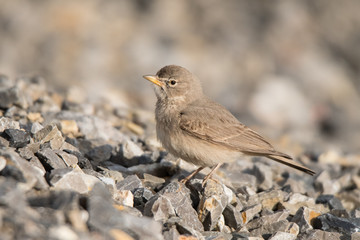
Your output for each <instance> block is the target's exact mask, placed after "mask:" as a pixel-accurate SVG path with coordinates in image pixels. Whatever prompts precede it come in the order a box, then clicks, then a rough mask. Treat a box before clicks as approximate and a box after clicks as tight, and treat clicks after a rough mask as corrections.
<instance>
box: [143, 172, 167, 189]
mask: <svg viewBox="0 0 360 240" xmlns="http://www.w3.org/2000/svg"><path fill="white" fill-rule="evenodd" d="M143 182H144V186H145V187H148V188H151V189H155V188H161V186H163V184H164V183H165V179H163V178H159V177H156V176H154V175H151V174H147V173H144V180H143Z"/></svg>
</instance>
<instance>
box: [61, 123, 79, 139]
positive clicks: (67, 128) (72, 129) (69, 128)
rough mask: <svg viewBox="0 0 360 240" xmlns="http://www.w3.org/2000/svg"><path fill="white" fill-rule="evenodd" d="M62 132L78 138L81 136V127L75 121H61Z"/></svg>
mask: <svg viewBox="0 0 360 240" xmlns="http://www.w3.org/2000/svg"><path fill="white" fill-rule="evenodd" d="M60 126H61V132H62V133H63V134H65V135H69V136H72V137H77V136H78V135H79V127H78V125H77V123H76V121H74V120H61V121H60Z"/></svg>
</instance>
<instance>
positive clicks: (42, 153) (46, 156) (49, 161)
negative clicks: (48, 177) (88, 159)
mask: <svg viewBox="0 0 360 240" xmlns="http://www.w3.org/2000/svg"><path fill="white" fill-rule="evenodd" d="M35 155H36V156H37V157H38V158H39V159H40V161H41V162H42V164H43V165H44V167H45V169H48V170H50V169H58V168H60V169H61V168H66V164H65V162H64V160H62V158H60V157H59V156H58V155H57V154H56V153H55V151H54V150H52V149H50V148H45V149H41V150H39V151H38V152H37V153H36V154H35Z"/></svg>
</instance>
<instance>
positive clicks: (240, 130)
mask: <svg viewBox="0 0 360 240" xmlns="http://www.w3.org/2000/svg"><path fill="white" fill-rule="evenodd" d="M208 101H210V100H208ZM208 103H209V102H208ZM179 125H180V128H181V129H182V130H183V131H185V132H186V133H188V134H189V135H191V136H194V137H197V138H200V139H203V140H206V141H209V142H212V143H215V144H219V145H222V146H225V147H227V148H229V149H233V150H236V151H240V152H244V153H247V154H253V155H279V156H283V157H286V158H291V157H290V156H288V155H286V154H283V153H280V152H278V151H276V150H275V149H274V148H273V146H272V145H271V144H270V143H269V142H267V141H266V140H265V139H264V138H263V137H261V136H260V135H259V134H258V133H256V132H255V131H253V130H251V129H250V128H248V127H246V126H245V125H244V124H242V123H240V122H239V121H238V120H237V119H236V118H235V117H234V116H233V115H232V114H231V113H230V112H229V111H228V110H226V109H225V108H224V107H222V106H221V105H219V104H217V103H215V102H211V104H206V102H205V103H197V104H190V105H189V106H188V107H186V108H185V109H183V111H181V113H180V122H179Z"/></svg>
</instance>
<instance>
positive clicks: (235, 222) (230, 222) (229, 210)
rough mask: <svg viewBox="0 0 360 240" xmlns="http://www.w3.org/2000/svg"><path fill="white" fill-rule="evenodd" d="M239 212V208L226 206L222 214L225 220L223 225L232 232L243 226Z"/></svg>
mask: <svg viewBox="0 0 360 240" xmlns="http://www.w3.org/2000/svg"><path fill="white" fill-rule="evenodd" d="M241 210H242V209H241V208H237V207H234V206H233V205H229V204H228V205H227V206H226V207H225V209H224V211H223V213H222V214H223V216H224V218H225V224H226V225H227V226H229V227H230V228H232V229H234V230H237V229H239V228H240V227H241V226H242V225H243V218H242V215H241V213H240V211H241Z"/></svg>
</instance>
